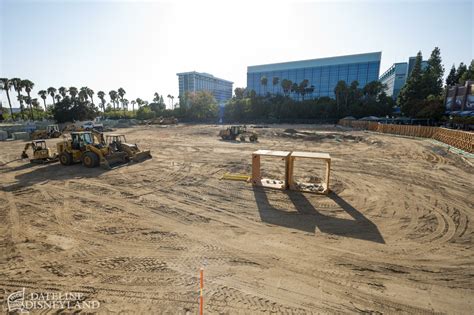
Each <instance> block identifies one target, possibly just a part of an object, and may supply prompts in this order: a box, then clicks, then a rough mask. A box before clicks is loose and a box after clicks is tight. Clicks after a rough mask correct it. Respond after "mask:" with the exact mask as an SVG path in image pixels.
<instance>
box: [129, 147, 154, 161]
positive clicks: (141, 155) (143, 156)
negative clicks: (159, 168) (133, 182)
mask: <svg viewBox="0 0 474 315" xmlns="http://www.w3.org/2000/svg"><path fill="white" fill-rule="evenodd" d="M148 159H151V153H150V150H146V151H141V152H138V153H136V154H135V155H134V156H133V158H132V161H133V162H136V163H138V162H143V161H145V160H148Z"/></svg>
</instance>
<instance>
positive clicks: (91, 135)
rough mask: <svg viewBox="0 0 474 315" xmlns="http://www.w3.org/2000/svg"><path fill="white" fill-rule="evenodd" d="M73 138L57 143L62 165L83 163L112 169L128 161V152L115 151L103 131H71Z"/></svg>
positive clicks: (87, 165)
mask: <svg viewBox="0 0 474 315" xmlns="http://www.w3.org/2000/svg"><path fill="white" fill-rule="evenodd" d="M70 135H71V138H64V140H63V141H61V142H58V143H57V150H58V155H59V162H60V163H61V164H62V165H71V164H74V163H82V165H84V166H85V167H96V166H99V165H100V166H101V167H102V168H105V169H111V168H112V166H115V165H117V164H124V163H127V162H128V156H127V153H126V152H121V151H115V152H114V151H113V150H112V148H111V147H110V146H109V145H107V144H106V143H105V141H104V136H103V134H102V133H99V132H94V131H81V132H71V133H70Z"/></svg>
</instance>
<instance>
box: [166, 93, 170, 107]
mask: <svg viewBox="0 0 474 315" xmlns="http://www.w3.org/2000/svg"><path fill="white" fill-rule="evenodd" d="M166 97H167V98H168V99H169V100H170V102H171V94H168V95H167V96H166ZM170 108H171V104H170Z"/></svg>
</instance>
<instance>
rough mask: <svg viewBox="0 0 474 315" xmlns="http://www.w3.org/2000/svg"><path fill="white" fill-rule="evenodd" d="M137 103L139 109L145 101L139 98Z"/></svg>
mask: <svg viewBox="0 0 474 315" xmlns="http://www.w3.org/2000/svg"><path fill="white" fill-rule="evenodd" d="M135 101H136V102H137V105H138V108H140V107H142V106H143V100H142V99H141V98H139V97H138V98H137V99H136V100H135Z"/></svg>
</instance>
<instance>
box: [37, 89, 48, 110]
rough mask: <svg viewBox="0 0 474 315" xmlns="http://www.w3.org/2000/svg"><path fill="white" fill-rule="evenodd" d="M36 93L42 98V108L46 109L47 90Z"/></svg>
mask: <svg viewBox="0 0 474 315" xmlns="http://www.w3.org/2000/svg"><path fill="white" fill-rule="evenodd" d="M38 95H39V96H40V97H41V98H42V99H43V104H44V110H45V111H46V97H47V96H48V92H47V91H46V90H41V91H38Z"/></svg>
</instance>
